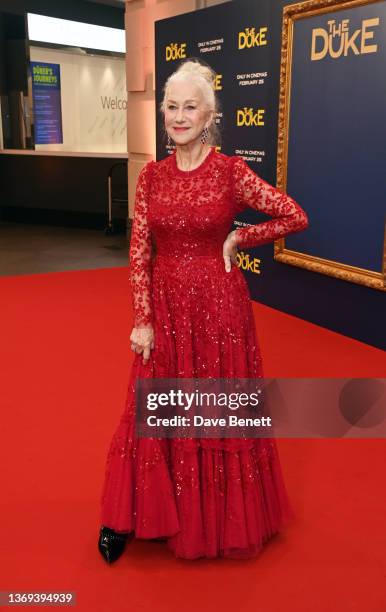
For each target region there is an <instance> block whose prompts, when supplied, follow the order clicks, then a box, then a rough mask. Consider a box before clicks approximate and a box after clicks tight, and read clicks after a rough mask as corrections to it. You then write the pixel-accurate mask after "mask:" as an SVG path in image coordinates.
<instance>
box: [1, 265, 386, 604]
mask: <svg viewBox="0 0 386 612" xmlns="http://www.w3.org/2000/svg"><path fill="white" fill-rule="evenodd" d="M0 291H1V320H0V326H1V377H2V380H1V408H2V410H1V418H2V437H1V452H2V455H3V456H2V462H1V467H2V470H1V472H2V474H1V483H0V484H1V527H2V529H1V537H0V543H1V546H0V549H1V553H0V554H1V557H0V565H1V567H0V590H1V591H8V590H19V591H21V590H22V591H33V592H39V591H55V592H59V591H61V592H63V591H75V592H76V595H77V610H79V611H81V612H83V611H90V612H97V611H99V610H103V611H110V610H111V611H114V612H120V611H130V612H131V611H133V612H142V611H150V610H151V611H155V612H158V611H162V612H163V611H166V610H168V611H174V610H179V611H180V610H181V611H184V612H190V611H192V612H193V611H194V612H199V611H200V610H221V611H223V610H227V611H228V610H237V611H240V610H241V611H248V612H249V611H250V612H252V611H253V612H256V611H261V612H284V611H286V610H296V611H297V612H303V611H304V612H310V611H312V612H319V611H321V612H326V610H334V611H335V610H336V611H339V612H348V611H350V612H351V611H354V610H355V611H364V610H366V611H367V612H385V611H386V595H385V593H386V585H385V576H386V521H385V517H386V487H385V474H384V471H385V464H386V462H385V457H386V452H385V442H384V441H383V440H370V441H366V440H347V439H346V440H278V446H279V451H280V456H281V461H282V466H283V471H284V476H285V478H286V482H287V486H288V491H289V494H290V497H291V500H292V502H293V505H294V509H295V512H296V514H297V519H296V521H295V522H293V523H292V525H291V526H290V527H289V528H287V530H286V531H285V533H282V534H280V535H279V536H278V537H277V538H276V539H274V540H271V542H270V543H269V544H268V545H267V546H266V548H265V550H264V552H263V553H262V555H261V556H260V557H259V558H258V559H255V560H249V561H231V560H211V561H208V560H196V561H185V560H177V559H175V558H174V556H173V555H172V553H171V552H169V551H168V550H167V548H166V545H164V544H163V543H150V542H146V541H136V542H134V543H133V544H131V545H130V547H129V548H128V549H127V551H126V552H125V554H124V556H123V557H122V558H121V559H120V560H119V561H118V562H117V564H115V565H112V566H107V565H106V564H105V562H104V561H103V559H102V557H101V556H100V555H99V552H98V550H97V536H98V531H99V522H98V521H99V496H100V491H101V486H102V477H103V471H104V463H105V457H106V453H107V447H108V444H109V442H110V438H111V436H112V434H113V430H114V428H115V427H116V425H117V422H118V419H119V417H120V414H121V411H122V410H123V406H124V401H125V394H126V385H127V381H128V374H129V366H130V362H131V353H130V349H129V334H130V330H131V327H130V326H131V310H130V309H131V303H130V295H129V292H128V281H127V268H114V269H105V270H91V271H79V272H61V273H51V274H37V275H28V276H14V277H5V278H1V279H0ZM254 310H255V315H256V321H257V329H258V336H259V339H260V343H261V347H262V353H263V358H264V364H265V373H266V376H288V377H290V376H300V377H308V376H310V377H312V376H315V377H323V376H333V377H339V376H342V377H346V376H363V377H385V375H386V357H385V354H384V353H383V352H382V351H380V350H377V349H375V348H372V347H369V346H367V345H364V344H362V343H360V342H356V341H353V340H350V339H349V338H345V337H342V336H339V335H338V334H335V333H333V332H329V331H327V330H324V329H321V328H319V327H317V326H316V325H312V324H309V323H307V322H305V321H302V320H300V319H296V318H295V317H292V316H288V315H284V314H281V313H279V312H277V311H274V310H272V309H270V308H267V307H266V306H261V305H255V306H254ZM369 314H370V313H369ZM4 609H5V608H4ZM7 609H8V608H7ZM34 609H47V607H45V608H43V607H41V606H39V607H35V608H34Z"/></svg>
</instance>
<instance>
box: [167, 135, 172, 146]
mask: <svg viewBox="0 0 386 612" xmlns="http://www.w3.org/2000/svg"><path fill="white" fill-rule="evenodd" d="M171 146H172V139H171V138H170V134H168V147H171Z"/></svg>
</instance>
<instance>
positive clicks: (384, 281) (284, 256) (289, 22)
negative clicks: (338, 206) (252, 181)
mask: <svg viewBox="0 0 386 612" xmlns="http://www.w3.org/2000/svg"><path fill="white" fill-rule="evenodd" d="M374 1H375V2H377V1H378V0H349V1H348V2H345V1H341V0H307V1H305V2H299V3H297V4H291V5H287V6H285V7H284V9H283V32H282V47H281V63H280V98H279V118H278V121H279V125H278V149H277V186H278V188H279V189H282V190H283V191H286V187H287V159H288V140H287V135H288V127H289V110H290V103H291V101H290V91H291V68H292V45H293V28H294V22H295V21H296V20H298V19H304V18H305V17H310V16H313V15H320V14H322V13H327V12H333V11H337V10H341V9H343V8H352V7H355V6H360V5H366V4H373V3H374ZM274 259H275V260H276V261H280V262H283V263H286V264H290V265H293V266H297V267H300V268H305V269H307V270H311V271H312V272H319V273H320V274H326V275H327V276H333V277H335V278H340V279H342V280H346V281H349V282H352V283H357V284H360V285H366V286H367V287H371V288H372V289H379V290H381V291H386V222H385V229H384V241H383V258H382V262H381V265H382V271H381V272H377V271H374V270H366V269H364V268H358V267H355V266H351V265H348V264H345V263H341V262H339V261H334V260H329V259H323V258H321V257H316V256H314V255H308V254H306V253H301V252H299V251H293V250H291V249H287V248H286V247H285V238H281V239H280V240H276V241H275V243H274Z"/></svg>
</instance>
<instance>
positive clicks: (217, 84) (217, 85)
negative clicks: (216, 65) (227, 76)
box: [213, 74, 222, 91]
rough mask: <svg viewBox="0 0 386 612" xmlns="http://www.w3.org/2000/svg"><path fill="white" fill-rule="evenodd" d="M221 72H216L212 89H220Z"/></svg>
mask: <svg viewBox="0 0 386 612" xmlns="http://www.w3.org/2000/svg"><path fill="white" fill-rule="evenodd" d="M221 81H222V74H216V77H215V79H214V87H213V89H215V91H220V90H221V89H222V83H221Z"/></svg>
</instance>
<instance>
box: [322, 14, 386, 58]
mask: <svg viewBox="0 0 386 612" xmlns="http://www.w3.org/2000/svg"><path fill="white" fill-rule="evenodd" d="M377 25H379V17H374V18H373V19H363V21H362V24H361V27H360V28H358V29H357V30H354V31H353V32H352V33H350V20H349V19H342V21H341V22H337V21H336V20H335V19H330V20H329V21H327V26H328V27H327V28H326V29H325V28H314V29H313V30H312V42H311V61H316V60H322V59H324V58H325V57H326V56H327V55H329V56H330V57H331V58H333V59H337V58H338V57H341V56H342V55H343V56H344V57H346V56H347V55H348V54H349V53H350V54H353V55H363V54H364V53H376V52H377V51H378V45H371V44H369V43H368V42H367V41H368V40H372V39H373V38H374V32H373V31H371V30H370V28H372V27H374V26H377ZM335 38H337V41H335V40H334V39H335ZM317 47H318V50H317Z"/></svg>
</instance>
